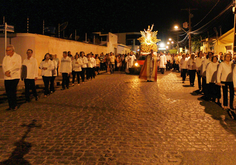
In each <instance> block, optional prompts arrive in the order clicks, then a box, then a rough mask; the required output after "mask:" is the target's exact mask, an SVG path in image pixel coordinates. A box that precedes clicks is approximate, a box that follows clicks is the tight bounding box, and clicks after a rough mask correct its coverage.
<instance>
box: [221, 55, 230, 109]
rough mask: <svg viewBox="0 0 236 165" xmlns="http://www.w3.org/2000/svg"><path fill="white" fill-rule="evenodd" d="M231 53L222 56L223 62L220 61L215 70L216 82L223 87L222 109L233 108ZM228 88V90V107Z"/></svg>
mask: <svg viewBox="0 0 236 165" xmlns="http://www.w3.org/2000/svg"><path fill="white" fill-rule="evenodd" d="M231 60H232V56H231V54H226V55H225V56H224V62H222V63H220V65H219V68H218V72H217V84H218V85H219V86H222V88H223V105H224V109H225V110H226V109H229V108H230V109H234V107H233V101H234V85H233V73H232V71H233V65H234V64H233V63H232V62H231ZM228 88H229V90H230V107H228Z"/></svg>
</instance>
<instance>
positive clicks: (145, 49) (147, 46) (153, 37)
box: [138, 24, 161, 55]
mask: <svg viewBox="0 0 236 165" xmlns="http://www.w3.org/2000/svg"><path fill="white" fill-rule="evenodd" d="M153 26H154V24H153V25H152V27H151V28H150V26H148V29H147V30H145V29H144V31H140V33H141V35H142V37H140V38H138V40H139V42H140V43H141V46H140V52H141V54H142V55H147V54H149V53H150V52H151V49H152V50H153V51H154V52H157V51H158V47H157V42H159V41H161V40H160V39H157V32H158V31H153V32H152V30H153Z"/></svg>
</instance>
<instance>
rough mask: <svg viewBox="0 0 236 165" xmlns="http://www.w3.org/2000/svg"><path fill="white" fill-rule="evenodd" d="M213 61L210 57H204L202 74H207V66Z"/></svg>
mask: <svg viewBox="0 0 236 165" xmlns="http://www.w3.org/2000/svg"><path fill="white" fill-rule="evenodd" d="M210 62H211V61H210V60H209V59H206V58H205V59H204V60H202V65H201V75H202V76H204V77H205V76H206V67H207V65H208V64H209V63H210Z"/></svg>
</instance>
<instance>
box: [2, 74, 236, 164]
mask: <svg viewBox="0 0 236 165" xmlns="http://www.w3.org/2000/svg"><path fill="white" fill-rule="evenodd" d="M195 84H196V85H195V87H189V86H188V85H189V82H188V81H186V82H185V84H183V83H182V80H181V77H180V74H179V73H173V72H166V73H165V74H164V75H161V74H159V73H158V81H157V82H146V81H144V80H140V79H139V78H138V76H137V75H126V74H118V73H115V74H112V75H108V74H103V75H99V76H97V77H96V79H95V80H92V81H88V82H85V83H84V84H81V85H80V86H77V85H76V86H75V87H70V88H69V89H68V90H63V91H62V90H59V89H60V88H59V89H57V91H56V92H55V93H54V94H52V95H50V96H49V97H47V98H43V97H41V98H40V99H39V101H37V102H36V101H32V102H30V103H25V104H22V105H21V106H20V108H19V109H18V110H17V111H6V110H5V109H6V108H7V103H2V104H0V126H1V127H0V132H1V135H0V164H7V163H9V162H13V163H15V162H21V163H23V164H32V165H38V164H76V165H79V164H81V165H102V164H107V165H116V164H117V165H123V164H124V165H131V164H132V165H152V164H153V165H156V164H160V165H162V164H164V165H193V164H197V165H198V164H199V165H202V164H214V165H215V164H216V165H235V164H236V152H235V150H236V136H235V135H236V121H234V120H232V119H230V118H229V117H228V115H227V112H225V111H223V109H222V108H220V107H219V106H218V105H216V104H215V103H213V102H206V101H202V100H200V99H199V97H201V95H197V96H196V95H193V94H191V93H192V92H193V91H195V90H197V80H196V82H195Z"/></svg>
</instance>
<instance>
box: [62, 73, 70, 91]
mask: <svg viewBox="0 0 236 165" xmlns="http://www.w3.org/2000/svg"><path fill="white" fill-rule="evenodd" d="M69 78H70V77H69V75H68V73H62V88H63V89H65V86H66V87H67V88H69Z"/></svg>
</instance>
